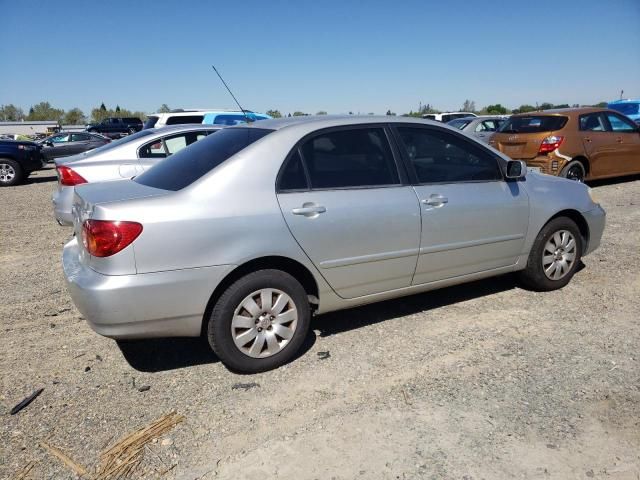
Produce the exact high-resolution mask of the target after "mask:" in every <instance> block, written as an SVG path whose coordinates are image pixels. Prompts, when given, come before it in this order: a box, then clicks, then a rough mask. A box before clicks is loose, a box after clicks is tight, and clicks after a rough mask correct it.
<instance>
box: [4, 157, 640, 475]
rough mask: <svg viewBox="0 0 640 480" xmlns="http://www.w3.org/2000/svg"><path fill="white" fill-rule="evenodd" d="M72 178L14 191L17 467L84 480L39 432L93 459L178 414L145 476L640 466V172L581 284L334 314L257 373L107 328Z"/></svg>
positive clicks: (609, 186)
mask: <svg viewBox="0 0 640 480" xmlns="http://www.w3.org/2000/svg"><path fill="white" fill-rule="evenodd" d="M54 187H55V175H54V172H53V170H51V169H49V170H44V171H41V172H37V173H36V174H34V175H33V177H32V178H31V179H30V181H29V183H28V184H26V185H22V186H19V187H14V188H3V189H0V202H1V205H2V207H3V208H2V209H1V211H0V266H1V269H0V288H1V290H0V291H1V292H2V300H3V301H2V303H1V304H0V321H1V327H2V355H1V356H0V374H1V375H2V384H1V390H0V415H1V419H2V420H1V423H0V477H1V478H11V477H14V476H16V475H17V472H19V471H20V470H21V469H23V468H24V467H25V466H26V465H28V464H29V463H30V462H33V464H32V465H33V468H32V470H31V471H30V472H29V474H28V476H27V478H34V479H35V478H56V479H58V478H74V474H73V473H72V472H71V471H70V470H68V469H67V468H66V467H65V466H64V465H63V464H62V463H61V462H60V461H58V460H57V459H55V458H54V457H52V456H51V455H50V454H48V453H47V452H45V451H44V450H43V449H42V447H40V446H39V442H42V441H45V442H48V443H49V444H51V445H54V446H56V447H58V448H60V449H61V450H62V451H64V452H65V453H66V454H68V455H69V456H71V457H72V458H73V459H74V460H75V461H77V462H78V463H80V464H82V465H85V466H86V467H87V468H94V467H95V465H96V464H97V461H98V460H97V459H98V456H99V452H100V451H102V450H103V448H104V447H105V446H106V445H109V444H111V443H113V442H114V441H115V440H117V439H118V438H120V437H121V436H123V435H124V434H126V433H128V432H130V431H132V430H135V429H137V428H139V427H142V426H144V425H146V424H148V423H150V422H151V421H153V420H154V419H156V418H158V417H159V416H161V415H163V414H165V413H168V412H170V411H172V410H176V411H177V412H179V413H181V414H183V415H185V417H186V420H185V421H184V422H183V423H182V424H180V425H178V426H177V427H176V428H175V429H173V430H172V431H170V432H169V433H167V434H166V435H165V436H164V437H163V438H161V439H158V441H157V442H155V443H151V444H149V445H148V447H147V448H146V450H145V457H144V460H143V462H142V464H141V467H140V470H138V472H137V473H136V474H135V478H181V479H182V478H184V479H195V478H204V479H210V478H214V477H217V478H232V479H240V478H249V479H254V478H255V479H257V478H260V479H266V478H283V479H290V478H295V479H325V478H326V479H329V478H335V479H353V478H371V479H414V478H429V479H431V478H433V479H444V478H452V479H467V480H470V479H476V480H477V479H483V478H484V479H499V478H516V477H517V478H526V479H537V478H540V479H547V478H555V479H572V478H612V479H633V480H638V479H640V358H639V357H640V352H639V351H638V347H639V345H640V299H639V297H638V292H639V291H640V273H639V272H640V268H639V267H640V179H639V178H638V177H636V178H632V179H627V180H624V181H620V182H608V183H600V184H598V185H596V186H595V190H596V192H597V195H598V197H599V198H600V201H601V203H602V204H603V205H604V207H605V209H606V210H607V212H608V225H607V228H606V230H605V235H604V238H603V243H602V246H601V248H600V249H599V250H597V251H596V252H595V253H594V254H592V255H590V256H588V257H586V258H585V259H584V264H585V268H584V269H582V270H581V271H580V272H579V273H578V274H577V275H576V276H575V278H574V279H573V281H572V282H571V283H570V284H569V286H567V287H566V288H564V289H563V290H561V291H557V292H551V293H533V292H529V291H525V290H522V289H520V288H518V287H517V285H516V283H515V281H514V279H513V278H512V277H511V276H506V277H500V278H495V279H489V280H485V281H482V282H476V283H472V284H467V285H463V286H459V287H454V288H447V289H444V290H440V291H436V292H431V293H428V294H422V295H416V296H413V297H409V298H405V299H401V300H394V301H389V302H384V303H380V304H377V305H370V306H367V307H364V308H358V309H354V310H349V311H345V312H339V313H334V314H329V315H325V316H321V317H318V318H315V319H314V321H313V324H312V328H313V333H314V334H313V335H310V337H309V339H308V342H307V344H306V348H305V352H304V353H303V354H302V355H301V356H300V357H299V358H298V359H297V360H295V361H294V362H292V363H290V364H289V365H287V366H285V367H283V368H280V369H279V370H276V371H272V372H268V373H264V374H260V375H253V376H240V375H235V374H232V373H230V372H229V371H228V370H226V369H225V368H224V366H223V365H222V364H220V363H219V362H218V361H217V360H216V358H215V357H214V356H213V354H211V353H209V351H208V350H207V348H206V346H205V345H204V344H203V343H202V342H201V341H199V340H158V341H147V342H136V343H127V344H121V345H118V344H117V343H116V342H114V341H111V340H108V339H105V338H102V337H100V336H98V335H97V334H94V333H93V332H92V331H91V329H90V328H89V327H88V326H87V325H86V323H85V322H84V320H83V319H82V318H81V317H80V314H79V313H78V312H77V310H76V309H75V308H74V306H73V304H72V302H71V299H70V297H69V296H68V294H67V292H66V290H65V287H64V283H63V278H62V271H61V267H60V254H61V248H62V245H63V244H64V243H65V241H66V240H67V238H68V236H69V235H70V230H68V229H66V228H62V227H59V226H58V225H57V224H55V223H54V221H53V220H52V215H51V206H50V197H51V193H52V191H53V189H54ZM141 387H149V388H148V389H146V388H141ZM38 388H44V391H43V393H42V394H41V395H40V396H39V397H38V398H37V399H36V400H35V401H34V402H33V403H32V404H31V405H29V406H28V407H26V408H25V409H24V410H22V411H21V412H20V413H18V414H17V415H9V410H10V409H11V408H12V407H13V406H14V405H15V404H17V403H18V402H19V401H20V400H22V399H23V398H24V397H26V396H27V395H29V394H30V393H32V392H33V391H34V390H36V389H38ZM140 390H143V391H140ZM166 470H169V471H168V472H166V473H165V471H166Z"/></svg>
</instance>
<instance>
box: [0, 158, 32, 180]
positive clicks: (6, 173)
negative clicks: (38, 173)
mask: <svg viewBox="0 0 640 480" xmlns="http://www.w3.org/2000/svg"><path fill="white" fill-rule="evenodd" d="M25 178H26V175H25V172H24V170H23V169H22V167H21V166H20V164H19V163H18V162H16V161H15V160H11V159H10V158H0V187H11V186H13V185H18V184H19V183H21V182H22V181H23V180H24V179H25Z"/></svg>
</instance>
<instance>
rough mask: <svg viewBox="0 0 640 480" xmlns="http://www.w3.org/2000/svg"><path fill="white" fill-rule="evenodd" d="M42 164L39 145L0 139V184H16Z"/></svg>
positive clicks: (7, 185)
mask: <svg viewBox="0 0 640 480" xmlns="http://www.w3.org/2000/svg"><path fill="white" fill-rule="evenodd" d="M43 166H44V163H43V161H42V155H41V153H40V145H38V144H36V143H33V142H23V141H16V140H0V186H2V187H9V186H11V185H17V184H18V183H20V182H22V181H23V180H24V179H25V178H27V177H28V176H29V174H31V172H34V171H36V170H40V169H41V168H42V167H43Z"/></svg>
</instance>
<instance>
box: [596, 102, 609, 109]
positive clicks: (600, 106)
mask: <svg viewBox="0 0 640 480" xmlns="http://www.w3.org/2000/svg"><path fill="white" fill-rule="evenodd" d="M594 107H598V108H607V102H600V103H596V104H595V105H594Z"/></svg>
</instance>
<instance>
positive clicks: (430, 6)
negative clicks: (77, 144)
mask: <svg viewBox="0 0 640 480" xmlns="http://www.w3.org/2000/svg"><path fill="white" fill-rule="evenodd" d="M0 12H2V20H1V22H0V23H2V28H1V29H0V59H1V63H0V65H2V67H1V72H0V104H7V103H14V104H16V105H18V106H20V107H22V108H23V109H25V111H26V110H27V109H28V108H29V106H30V105H32V104H34V103H37V102H39V101H42V100H48V101H50V102H51V103H52V104H53V105H54V106H56V107H59V108H64V109H70V108H73V107H80V108H81V109H83V110H84V111H85V113H89V111H90V109H91V108H92V107H95V106H97V105H99V104H100V102H105V104H107V106H108V107H115V105H116V104H119V105H120V106H123V107H126V108H129V109H131V110H142V111H146V112H152V111H154V110H156V109H157V108H158V107H159V106H160V105H161V104H162V103H167V104H168V105H169V106H171V107H174V108H176V107H184V108H187V107H203V108H217V107H225V108H233V107H234V104H233V103H232V100H231V98H230V97H229V95H228V94H227V93H226V91H225V90H224V88H223V87H222V85H221V84H220V82H219V80H218V78H217V77H216V76H215V73H214V72H213V71H212V70H211V64H215V65H216V66H217V67H218V69H219V70H220V71H221V72H222V74H223V76H224V77H225V79H226V80H227V83H229V84H230V86H231V88H232V90H233V91H234V93H235V94H236V96H237V97H238V98H239V99H240V101H241V102H242V103H243V104H244V105H243V106H244V107H245V108H249V109H253V110H255V111H265V110H267V109H271V108H277V109H279V110H280V111H282V112H293V111H295V110H301V111H305V112H310V113H315V112H316V111H318V110H325V111H328V112H329V113H345V112H348V111H353V112H361V113H367V112H375V113H384V112H386V111H387V109H391V110H392V111H394V112H398V113H403V112H407V111H409V110H410V109H414V110H415V109H417V107H418V104H419V102H423V103H430V104H431V105H433V106H435V107H436V108H439V109H441V110H449V109H452V110H457V109H459V108H460V107H461V106H462V103H463V102H464V100H465V99H471V100H474V101H475V102H476V106H477V107H482V106H484V105H488V104H491V103H502V104H504V105H506V106H508V107H511V108H514V107H517V106H518V105H520V104H522V103H530V104H535V103H536V102H539V103H542V102H552V103H570V104H573V103H594V102H598V101H603V100H609V99H613V98H617V96H618V95H619V92H620V90H621V89H624V90H625V97H627V96H635V97H640V0H606V1H605V0H599V1H592V0H576V1H573V0H568V1H562V0H556V1H547V0H536V1H524V2H523V1H517V0H511V1H500V0H495V1H492V0H485V1H483V2H481V1H464V0H458V1H455V2H449V1H444V0H440V1H430V0H422V1H420V0H416V1H408V0H407V1H402V0H397V1H384V2H383V1H366V2H365V1H351V0H339V1H322V0H316V1H303V0H299V1H295V2H294V1H279V0H269V1H267V0H262V1H252V0H243V1H226V2H223V1H215V2H214V1H205V0H200V1H195V0H193V1H192V0H183V1H180V2H178V1H146V0H139V1H133V0H128V1H119V0H110V1H108V2H95V1H76V2H71V1H64V0H58V1H55V2H51V1H37V2H36V1H30V0H21V1H19V2H18V1H17V0H0Z"/></svg>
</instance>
